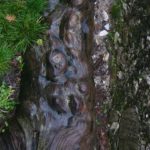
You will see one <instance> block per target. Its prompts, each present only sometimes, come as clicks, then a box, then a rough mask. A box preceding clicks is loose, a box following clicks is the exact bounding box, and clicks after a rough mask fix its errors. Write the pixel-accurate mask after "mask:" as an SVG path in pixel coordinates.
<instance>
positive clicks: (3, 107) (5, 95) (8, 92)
mask: <svg viewBox="0 0 150 150" xmlns="http://www.w3.org/2000/svg"><path fill="white" fill-rule="evenodd" d="M13 92H14V91H13V89H12V88H11V87H9V86H7V85H6V84H4V83H3V84H2V85H1V86H0V117H2V118H3V117H5V115H6V114H7V113H9V112H11V111H12V110H14V108H15V105H16V102H15V101H14V100H12V99H11V96H12V94H13Z"/></svg>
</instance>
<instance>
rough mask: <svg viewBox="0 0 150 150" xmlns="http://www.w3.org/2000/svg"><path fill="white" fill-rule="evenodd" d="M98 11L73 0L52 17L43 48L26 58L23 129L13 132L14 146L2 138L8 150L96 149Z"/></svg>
mask: <svg viewBox="0 0 150 150" xmlns="http://www.w3.org/2000/svg"><path fill="white" fill-rule="evenodd" d="M92 10H93V6H92V3H91V2H87V1H84V0H72V1H69V2H63V5H62V4H61V3H58V4H57V5H56V9H55V11H53V12H48V13H46V15H45V18H46V20H47V22H48V23H49V25H50V29H49V30H48V32H47V36H46V37H45V40H44V41H45V42H44V44H43V46H34V47H33V48H32V49H29V50H28V51H27V52H26V54H25V56H24V60H25V66H24V69H23V73H22V83H21V85H22V86H21V93H20V101H21V106H20V108H19V109H18V111H17V114H18V115H17V122H18V124H19V125H18V126H19V127H20V128H19V129H18V130H14V129H13V127H12V129H11V130H10V136H11V137H12V139H13V140H10V141H11V143H9V142H10V141H9V140H6V143H5V144H4V142H3V138H2V140H1V141H2V144H3V145H10V146H9V148H3V149H7V150H9V149H15V150H16V149H17V150H18V149H19V150H23V149H25V150H79V149H80V150H92V149H93V146H94V144H93V131H94V123H93V122H94V117H93V105H94V85H93V79H92V68H91V67H90V53H91V51H92V40H93V37H92V34H93V14H92ZM13 126H14V125H13ZM21 130H22V131H23V132H22V135H21ZM14 135H16V136H14ZM17 135H18V136H17ZM19 139H20V141H19ZM13 141H14V142H13ZM11 145H12V146H11ZM6 147H7V146H6Z"/></svg>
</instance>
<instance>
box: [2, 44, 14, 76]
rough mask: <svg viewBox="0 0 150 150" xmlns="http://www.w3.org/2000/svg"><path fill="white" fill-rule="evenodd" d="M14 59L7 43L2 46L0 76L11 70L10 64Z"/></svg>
mask: <svg viewBox="0 0 150 150" xmlns="http://www.w3.org/2000/svg"><path fill="white" fill-rule="evenodd" d="M12 57H13V53H12V50H11V49H10V48H9V46H7V45H6V43H4V44H2V45H1V46H0V76H2V75H3V74H4V73H5V72H6V71H7V70H8V69H9V62H10V60H11V59H12Z"/></svg>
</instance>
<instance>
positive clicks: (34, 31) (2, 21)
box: [0, 0, 47, 74]
mask: <svg viewBox="0 0 150 150" xmlns="http://www.w3.org/2000/svg"><path fill="white" fill-rule="evenodd" d="M45 4H46V2H45V1H43V0H36V1H35V0H13V1H12V0H3V1H0V43H5V44H2V45H0V74H4V73H5V72H6V70H8V68H9V62H10V60H11V59H12V58H13V57H14V56H15V54H16V53H18V52H25V50H26V49H27V47H28V46H30V45H31V44H32V43H34V42H36V41H37V40H38V39H39V38H40V35H41V34H42V33H43V31H44V30H45V29H46V27H47V26H46V25H45V24H41V21H42V17H41V12H42V10H43V9H44V6H45ZM6 54H7V55H6ZM5 57H6V58H5ZM4 64H7V65H6V66H5V65H4ZM1 68H2V69H1Z"/></svg>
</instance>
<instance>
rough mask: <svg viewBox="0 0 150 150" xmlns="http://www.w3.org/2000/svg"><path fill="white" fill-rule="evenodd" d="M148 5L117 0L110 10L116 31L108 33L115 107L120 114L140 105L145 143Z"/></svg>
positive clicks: (148, 88)
mask: <svg viewBox="0 0 150 150" xmlns="http://www.w3.org/2000/svg"><path fill="white" fill-rule="evenodd" d="M149 5H150V1H148V0H145V1H140V0H134V1H129V0H116V1H115V4H114V6H113V7H112V12H111V14H112V25H113V26H112V28H113V31H112V32H111V33H110V35H109V39H110V46H109V50H110V53H111V56H112V58H111V61H110V68H111V76H112V80H111V96H112V99H113V102H112V109H113V110H116V111H118V112H120V114H121V113H122V111H124V110H125V109H126V108H129V107H136V108H137V109H138V111H139V118H140V124H141V128H142V129H141V131H140V133H141V134H142V137H141V139H143V141H146V144H147V143H150V139H149V137H148V136H147V135H146V134H147V131H146V130H145V128H149V127H148V125H147V124H148V122H147V121H148V120H149V117H148V118H145V114H147V116H148V114H149V111H148V109H149V105H148V103H149V97H150V94H149V93H150V85H149V81H148V77H149V75H150V69H149V68H150V63H149V62H150V50H149V48H150V47H149V44H150V40H149V35H150V28H149V27H150V16H149V14H150V9H149V7H148V6H149ZM146 120H147V121H146ZM146 126H147V127H146ZM144 130H145V131H144Z"/></svg>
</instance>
